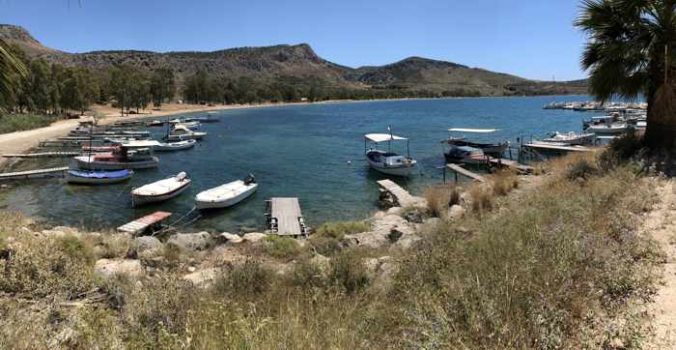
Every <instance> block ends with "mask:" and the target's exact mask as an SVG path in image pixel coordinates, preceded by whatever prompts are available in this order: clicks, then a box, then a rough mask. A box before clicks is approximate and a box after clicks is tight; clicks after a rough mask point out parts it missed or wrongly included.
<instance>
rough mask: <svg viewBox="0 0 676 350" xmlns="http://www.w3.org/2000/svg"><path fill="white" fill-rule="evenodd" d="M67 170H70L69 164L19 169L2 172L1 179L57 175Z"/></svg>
mask: <svg viewBox="0 0 676 350" xmlns="http://www.w3.org/2000/svg"><path fill="white" fill-rule="evenodd" d="M66 171H68V167H67V166H65V167H59V168H48V169H35V170H26V171H17V172H12V173H0V180H15V179H28V178H34V177H40V176H46V175H56V174H60V173H65V172H66Z"/></svg>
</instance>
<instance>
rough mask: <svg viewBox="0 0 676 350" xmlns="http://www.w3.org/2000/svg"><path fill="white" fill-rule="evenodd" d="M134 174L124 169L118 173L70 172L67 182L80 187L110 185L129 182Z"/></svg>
mask: <svg viewBox="0 0 676 350" xmlns="http://www.w3.org/2000/svg"><path fill="white" fill-rule="evenodd" d="M132 175H134V172H133V171H131V170H127V169H123V170H116V171H105V170H91V171H87V170H73V169H71V170H68V172H67V173H66V182H68V183H71V184H79V185H108V184H114V183H119V182H123V181H127V180H129V179H130V178H131V177H132Z"/></svg>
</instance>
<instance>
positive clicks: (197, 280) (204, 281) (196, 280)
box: [183, 268, 221, 288]
mask: <svg viewBox="0 0 676 350" xmlns="http://www.w3.org/2000/svg"><path fill="white" fill-rule="evenodd" d="M220 272H221V270H220V269H218V268H208V269H204V270H197V271H195V272H192V273H189V274H187V275H185V276H183V280H184V281H188V282H190V283H191V284H192V285H193V286H195V287H200V288H205V287H208V286H210V285H211V284H212V283H213V282H214V280H216V278H217V277H218V275H219V274H220Z"/></svg>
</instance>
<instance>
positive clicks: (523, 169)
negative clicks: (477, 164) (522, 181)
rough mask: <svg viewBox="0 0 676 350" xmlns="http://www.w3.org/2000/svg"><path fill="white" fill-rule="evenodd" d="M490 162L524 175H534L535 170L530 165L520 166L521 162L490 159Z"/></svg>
mask: <svg viewBox="0 0 676 350" xmlns="http://www.w3.org/2000/svg"><path fill="white" fill-rule="evenodd" d="M488 162H489V163H491V164H493V165H496V166H502V167H507V168H510V169H513V170H516V171H518V172H520V173H522V174H532V173H533V171H534V168H533V167H532V166H530V165H524V164H520V163H519V162H517V161H515V160H511V159H505V158H492V157H491V158H488Z"/></svg>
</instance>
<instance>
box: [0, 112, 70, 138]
mask: <svg viewBox="0 0 676 350" xmlns="http://www.w3.org/2000/svg"><path fill="white" fill-rule="evenodd" d="M56 120H57V118H56V117H54V116H48V115H37V114H5V115H0V134H6V133H10V132H14V131H22V130H31V129H37V128H42V127H45V126H49V125H50V124H51V123H53V122H54V121H56Z"/></svg>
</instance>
